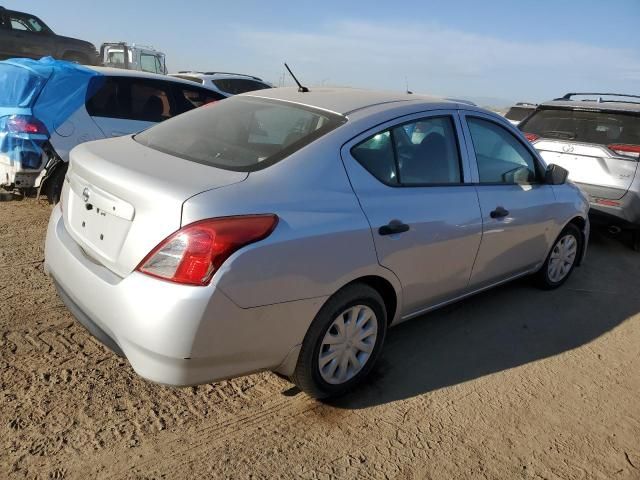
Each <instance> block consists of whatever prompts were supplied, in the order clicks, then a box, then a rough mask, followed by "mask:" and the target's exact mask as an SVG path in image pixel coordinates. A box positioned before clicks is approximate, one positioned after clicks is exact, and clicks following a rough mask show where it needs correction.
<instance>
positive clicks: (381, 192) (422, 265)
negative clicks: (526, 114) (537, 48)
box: [46, 88, 589, 398]
mask: <svg viewBox="0 0 640 480" xmlns="http://www.w3.org/2000/svg"><path fill="white" fill-rule="evenodd" d="M566 177H567V172H566V171H565V170H563V169H562V168H560V167H557V166H554V165H549V166H547V165H545V164H544V162H543V161H542V159H541V158H540V156H539V155H538V153H536V151H535V149H533V148H532V147H531V145H530V144H529V143H528V142H527V140H526V139H525V138H524V137H523V136H522V134H521V133H520V132H518V131H517V130H516V129H514V128H513V126H511V125H510V124H509V122H508V121H506V120H504V119H503V118H501V117H500V116H498V115H495V114H492V113H490V112H488V111H486V110H483V109H480V108H476V107H473V106H470V105H467V104H462V103H456V102H454V101H443V100H438V99H432V98H427V97H419V96H416V95H394V94H389V93H378V92H369V91H361V90H353V89H317V90H316V89H312V90H311V91H310V92H301V91H298V90H295V89H288V88H278V89H273V90H263V91H259V92H253V93H250V94H244V95H239V96H236V97H233V98H230V99H227V100H224V101H221V102H218V103H216V104H213V105H211V106H206V107H202V108H200V109H196V110H194V111H192V112H189V113H186V114H184V115H181V116H178V117H176V118H174V119H171V120H168V121H166V122H164V123H162V124H159V125H157V126H155V127H152V128H151V129H149V130H146V131H145V132H143V133H141V134H138V135H135V136H129V137H122V138H116V139H111V140H103V141H98V142H92V143H86V144H83V145H81V146H79V147H77V148H76V149H74V150H73V151H72V153H71V162H70V168H69V171H68V173H67V176H66V179H65V182H64V188H63V193H62V200H61V202H60V204H59V205H58V206H57V207H56V208H55V209H54V211H53V214H52V216H51V220H50V223H49V228H48V233H47V241H46V270H47V272H48V273H49V275H50V276H51V277H52V279H53V282H54V283H55V285H56V287H57V289H58V291H59V294H60V297H61V298H62V300H63V301H64V302H65V304H66V305H67V306H68V308H69V310H70V311H71V312H72V313H73V314H74V316H75V317H76V318H77V319H78V321H79V322H80V323H82V324H83V325H84V326H85V327H86V328H87V329H88V330H89V331H90V332H91V333H92V334H93V335H94V336H96V337H97V338H98V339H100V340H101V341H102V342H103V343H104V344H106V345H107V346H109V347H111V348H112V349H113V350H114V351H115V352H117V353H119V354H121V355H124V356H126V357H127V359H128V360H129V362H130V363H131V365H132V367H133V368H134V369H135V371H136V372H137V373H138V374H140V375H141V376H142V377H144V378H147V379H149V380H152V381H155V382H160V383H164V384H169V385H193V384H201V383H208V382H212V381H217V380H221V379H225V378H229V377H234V376H238V375H244V374H248V373H251V372H255V371H259V370H273V371H276V372H278V373H280V374H282V375H285V376H287V377H289V378H291V379H292V380H293V381H294V382H295V383H296V384H297V385H298V386H299V387H300V388H301V389H302V390H304V391H305V392H307V393H308V394H309V395H311V396H313V397H316V398H327V397H331V396H336V395H340V394H343V393H344V392H346V391H347V390H349V389H351V388H353V387H354V386H355V385H356V384H358V383H359V382H360V381H362V379H363V378H365V377H366V376H367V374H368V373H369V372H370V371H371V369H372V368H373V366H374V364H375V361H376V359H377V358H378V357H379V355H380V353H381V351H382V347H383V344H384V340H385V336H386V333H387V330H388V328H389V327H390V326H393V325H396V324H398V323H400V322H402V321H405V320H408V319H410V318H413V317H416V316H419V315H421V314H423V313H425V312H427V311H430V310H432V309H435V308H438V307H440V306H442V305H445V304H448V303H451V302H454V301H456V300H459V299H462V298H464V297H467V296H469V295H472V294H474V293H477V292H480V291H482V290H485V289H487V288H490V287H493V286H495V285H498V284H501V283H504V282H506V281H508V280H511V279H514V278H517V277H521V276H524V275H534V276H535V278H536V280H537V282H538V284H539V285H540V286H542V287H543V288H555V287H558V286H560V285H561V284H562V283H564V282H565V281H566V280H567V278H568V277H569V275H570V274H571V272H572V270H573V268H574V267H575V266H576V265H578V264H579V263H580V262H581V260H582V259H583V258H584V255H585V251H586V245H587V240H588V236H589V221H588V216H587V214H588V209H589V204H588V201H587V200H586V198H585V196H584V195H583V194H582V193H580V190H579V189H578V188H576V187H575V186H574V185H573V184H572V183H570V182H568V181H567V180H566Z"/></svg>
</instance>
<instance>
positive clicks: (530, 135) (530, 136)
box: [524, 133, 540, 142]
mask: <svg viewBox="0 0 640 480" xmlns="http://www.w3.org/2000/svg"><path fill="white" fill-rule="evenodd" d="M524 136H525V138H526V139H527V140H529V141H530V142H535V141H536V140H537V139H539V138H540V135H536V134H535V133H525V134H524Z"/></svg>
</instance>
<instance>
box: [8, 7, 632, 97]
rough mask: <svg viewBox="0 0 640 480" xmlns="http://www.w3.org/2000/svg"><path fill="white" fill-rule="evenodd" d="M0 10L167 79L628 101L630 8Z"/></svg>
mask: <svg viewBox="0 0 640 480" xmlns="http://www.w3.org/2000/svg"><path fill="white" fill-rule="evenodd" d="M376 3H378V2H373V1H361V0H353V1H349V0H342V1H334V0H324V1H309V2H307V1H305V0H299V1H298V2H281V1H277V0H261V1H246V0H234V1H232V2H229V1H225V2H216V1H205V0H189V1H187V2H177V1H167V0H155V1H153V0H136V1H131V0H129V1H120V0H110V1H108V2H106V1H103V2H91V1H87V0H66V1H65V0H57V1H55V2H52V1H51V0H27V1H25V0H2V4H3V6H4V7H6V8H8V9H16V10H20V11H27V12H29V13H33V14H35V15H36V16H38V17H40V18H41V19H42V20H43V21H44V22H45V23H47V24H48V25H49V27H51V28H52V29H53V30H54V31H55V32H56V33H58V34H60V35H67V36H71V37H76V38H82V39H84V40H89V41H91V42H93V43H94V44H95V45H96V47H99V45H100V44H101V43H102V42H106V41H120V40H124V41H128V42H136V43H140V44H147V45H153V46H154V47H155V48H157V49H159V50H162V51H163V52H165V53H166V54H167V65H168V67H169V69H170V71H177V70H218V71H231V72H241V73H249V74H253V75H257V76H260V77H262V78H264V79H266V80H268V81H271V82H272V83H274V84H275V85H282V84H283V83H284V84H285V85H292V81H291V79H290V78H289V77H287V76H284V68H283V66H282V63H283V62H284V61H286V62H287V63H288V64H289V65H290V66H291V67H292V69H293V71H294V73H296V75H297V76H298V78H300V79H301V80H302V81H303V83H305V84H308V85H330V86H350V87H362V88H375V89H382V90H391V91H404V90H405V89H406V88H407V85H408V88H409V90H411V91H413V92H415V93H425V94H431V95H438V96H448V97H457V98H470V99H473V100H475V101H477V102H478V103H480V104H482V105H492V106H496V107H501V106H504V105H506V104H509V103H511V102H513V101H534V102H539V101H543V100H548V99H550V98H553V97H557V96H561V95H563V94H564V93H567V92H570V91H596V92H621V93H628V94H640V35H639V32H640V28H639V27H638V25H640V0H606V1H605V0H572V1H568V0H564V1H563V0H555V1H549V0H537V1H536V0H529V1H522V0H520V1H518V0H477V1H473V0H437V1H435V0H404V1H394V2H379V3H380V4H379V5H378V4H376Z"/></svg>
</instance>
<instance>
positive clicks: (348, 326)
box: [292, 284, 387, 399]
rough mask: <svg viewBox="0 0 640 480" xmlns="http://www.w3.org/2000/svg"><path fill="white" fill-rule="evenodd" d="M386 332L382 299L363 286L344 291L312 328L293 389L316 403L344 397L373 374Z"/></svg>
mask: <svg viewBox="0 0 640 480" xmlns="http://www.w3.org/2000/svg"><path fill="white" fill-rule="evenodd" d="M386 331H387V314H386V309H385V305H384V301H383V300H382V297H381V296H380V294H379V293H378V292H377V291H376V290H374V289H373V288H371V287H369V286H368V285H364V284H354V285H350V286H347V287H345V288H344V289H343V290H340V291H339V292H338V293H336V294H335V295H334V296H333V297H332V298H330V299H329V300H328V301H327V303H326V304H325V305H324V306H323V307H322V309H321V310H320V312H318V314H317V315H316V318H315V319H314V320H313V323H312V324H311V327H309V331H308V332H307V334H306V336H305V338H304V342H303V344H302V349H301V351H300V357H299V358H298V364H297V365H296V369H295V372H294V374H293V378H292V379H293V381H294V383H295V384H296V385H297V386H298V387H299V388H300V389H301V390H302V391H304V392H305V393H307V394H308V395H309V396H311V397H313V398H317V399H327V398H330V397H337V396H340V395H343V394H345V393H346V392H348V391H349V390H351V389H353V388H354V387H355V386H356V385H357V384H358V383H360V382H361V381H362V380H363V379H364V378H365V377H366V376H367V375H368V374H369V372H370V371H371V369H372V368H373V365H374V364H375V362H376V360H377V358H378V356H379V355H380V351H381V350H382V345H383V343H384V338H385V335H386Z"/></svg>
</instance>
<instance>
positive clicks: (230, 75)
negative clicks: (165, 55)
mask: <svg viewBox="0 0 640 480" xmlns="http://www.w3.org/2000/svg"><path fill="white" fill-rule="evenodd" d="M169 75H190V76H192V77H198V78H206V79H214V78H215V79H217V78H233V79H236V78H238V79H244V80H246V79H249V80H256V81H258V82H262V83H267V82H265V81H264V80H262V79H261V78H260V77H256V76H255V75H247V74H245V73H231V72H188V71H180V72H178V73H170V74H169Z"/></svg>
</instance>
